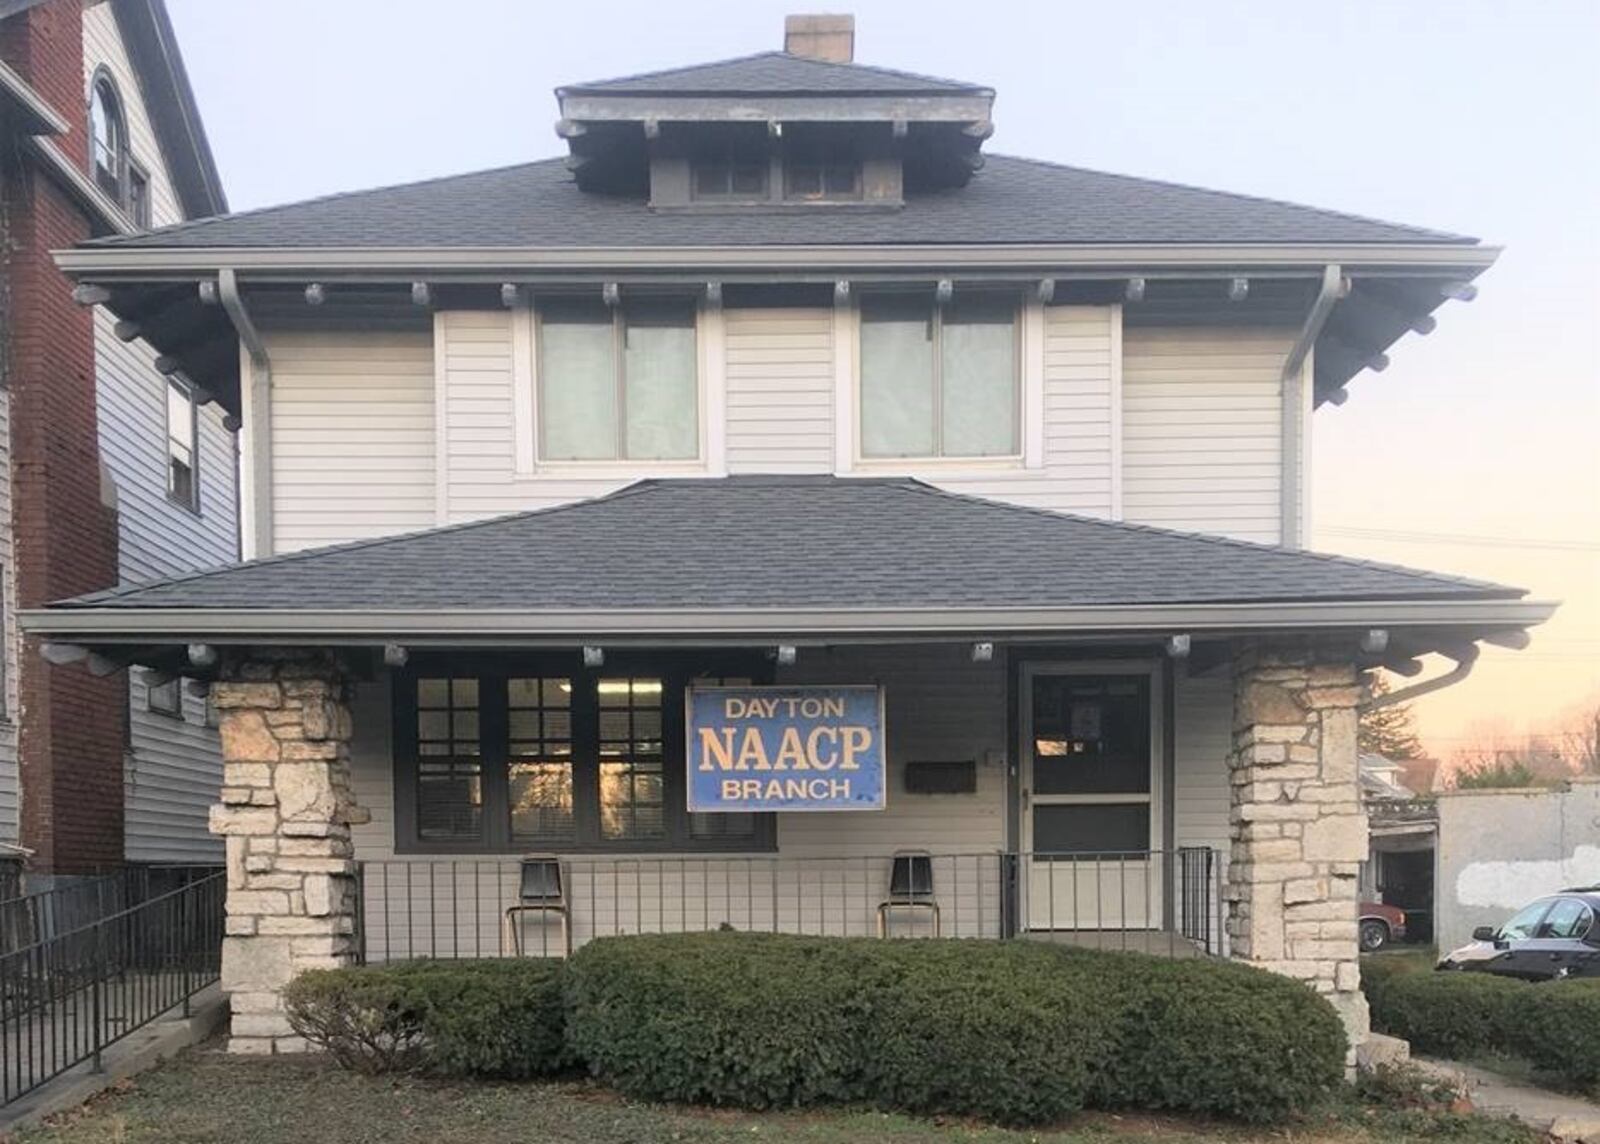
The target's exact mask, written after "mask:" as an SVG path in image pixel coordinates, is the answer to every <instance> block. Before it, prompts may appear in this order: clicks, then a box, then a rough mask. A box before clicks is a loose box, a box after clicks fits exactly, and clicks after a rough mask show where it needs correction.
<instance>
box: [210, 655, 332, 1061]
mask: <svg viewBox="0 0 1600 1144" xmlns="http://www.w3.org/2000/svg"><path fill="white" fill-rule="evenodd" d="M211 694H212V702H213V704H214V705H215V707H216V709H217V714H218V716H219V718H220V725H221V734H222V756H223V779H222V801H221V802H220V803H219V804H218V805H216V806H214V807H212V809H211V831H212V833H213V834H220V835H222V836H223V838H224V840H225V842H226V846H227V864H228V898H227V932H226V936H225V937H224V939H223V945H222V988H223V990H224V991H225V992H226V993H227V994H228V997H229V1003H230V1005H231V1007H232V1011H233V1028H232V1036H231V1039H230V1040H229V1043H228V1048H229V1050H230V1051H231V1052H238V1053H273V1052H279V1053H282V1052H299V1051H303V1050H304V1049H305V1047H306V1046H305V1043H304V1042H303V1041H302V1040H301V1039H300V1038H298V1037H296V1036H295V1035H294V1032H293V1030H291V1029H290V1027H289V1023H288V1020H287V1018H286V1017H285V1016H284V1012H283V1001H282V990H283V987H284V986H285V985H286V984H288V982H289V980H290V978H292V977H294V976H295V975H296V974H298V973H300V972H301V971H302V970H305V969H314V968H331V967H335V966H340V965H347V964H350V963H351V962H352V961H354V959H355V952H356V937H355V922H356V919H355V904H356V887H355V873H356V866H355V862H354V860H353V851H352V848H351V841H350V824H351V822H352V821H356V820H357V819H358V813H359V812H358V811H357V810H356V808H355V805H354V800H353V799H352V798H351V794H350V747H349V743H350V708H349V703H348V695H347V683H346V679H345V676H344V672H343V671H342V670H341V668H340V666H339V665H338V663H337V662H336V661H335V660H334V659H332V658H331V657H329V656H326V655H318V654H314V653H307V652H279V651H260V652H255V653H252V655H251V656H250V657H249V658H242V659H236V660H229V661H228V662H226V663H225V664H224V665H223V669H222V671H221V677H220V679H219V680H218V682H216V683H214V684H212V691H211Z"/></svg>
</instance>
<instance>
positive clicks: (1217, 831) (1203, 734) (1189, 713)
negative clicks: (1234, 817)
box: [1173, 664, 1233, 856]
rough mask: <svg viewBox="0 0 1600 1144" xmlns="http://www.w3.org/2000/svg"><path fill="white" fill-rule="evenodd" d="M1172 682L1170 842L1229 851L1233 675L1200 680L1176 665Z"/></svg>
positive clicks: (1215, 674)
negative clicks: (1171, 828)
mask: <svg viewBox="0 0 1600 1144" xmlns="http://www.w3.org/2000/svg"><path fill="white" fill-rule="evenodd" d="M1174 670H1175V671H1176V672H1177V675H1176V678H1175V679H1174V680H1173V691H1174V696H1173V699H1174V702H1173V722H1174V724H1175V726H1174V729H1173V841H1174V843H1175V844H1176V845H1178V846H1212V847H1216V848H1217V849H1219V850H1221V851H1222V853H1223V854H1224V856H1226V854H1227V852H1228V845H1229V837H1228V832H1229V827H1228V812H1229V806H1230V802H1231V799H1232V796H1233V787H1232V785H1231V783H1230V781H1229V777H1228V753H1229V751H1230V750H1231V749H1232V747H1233V677H1232V673H1231V672H1229V671H1228V670H1227V669H1226V668H1217V669H1215V670H1213V671H1212V672H1211V673H1210V674H1208V675H1204V676H1190V675H1188V674H1186V672H1185V670H1184V668H1183V666H1182V665H1181V664H1179V665H1176V666H1175V667H1174Z"/></svg>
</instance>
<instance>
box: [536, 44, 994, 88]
mask: <svg viewBox="0 0 1600 1144" xmlns="http://www.w3.org/2000/svg"><path fill="white" fill-rule="evenodd" d="M988 91H989V89H988V88H986V87H984V86H982V85H981V84H974V83H962V82H961V81H959V80H953V79H940V78H939V77H937V76H930V75H918V74H916V73H915V72H907V71H896V70H895V69H893V68H878V67H871V66H868V65H866V64H854V63H850V64H844V63H829V62H826V61H824V60H813V59H807V58H806V57H805V56H792V55H790V54H789V53H788V52H757V53H755V54H754V55H749V56H739V57H737V58H735V59H731V60H717V61H715V62H713V63H707V64H694V65H691V66H689V67H681V68H668V69H667V70H665V71H654V72H644V73H641V74H639V75H629V76H620V77H618V78H616V79H602V80H595V81H593V82H590V83H569V84H563V85H562V86H561V87H558V88H556V94H557V95H564V94H566V93H568V92H601V93H604V94H607V95H631V94H648V95H802V94H806V95H809V94H826V95H877V94H894V95H907V94H914V93H920V94H937V95H960V94H976V93H979V92H988Z"/></svg>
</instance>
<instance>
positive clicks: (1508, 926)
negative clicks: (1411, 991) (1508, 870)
mask: <svg viewBox="0 0 1600 1144" xmlns="http://www.w3.org/2000/svg"><path fill="white" fill-rule="evenodd" d="M1597 913H1600V886H1582V887H1578V888H1576V889H1571V890H1562V891H1561V892H1560V893H1558V894H1551V895H1549V896H1548V897H1544V898H1540V899H1538V900H1537V901H1535V902H1532V903H1530V904H1528V905H1526V906H1524V907H1523V908H1522V909H1520V910H1518V911H1517V912H1516V913H1515V914H1513V915H1512V916H1511V919H1510V920H1509V921H1507V922H1506V923H1505V924H1504V925H1502V926H1500V927H1498V928H1496V927H1494V926H1479V927H1478V928H1477V929H1475V930H1473V931H1472V941H1471V942H1470V943H1469V944H1467V945H1464V946H1462V947H1461V948H1460V949H1457V950H1452V951H1451V952H1450V953H1447V954H1445V955H1444V956H1443V957H1441V958H1440V959H1439V964H1438V967H1437V968H1439V969H1464V970H1472V971H1474V972H1478V973H1498V974H1501V975H1502V976H1505V977H1520V978H1522V979H1523V980H1525V981H1550V980H1553V979H1555V978H1560V977H1600V925H1596V924H1595V916H1596V914H1597Z"/></svg>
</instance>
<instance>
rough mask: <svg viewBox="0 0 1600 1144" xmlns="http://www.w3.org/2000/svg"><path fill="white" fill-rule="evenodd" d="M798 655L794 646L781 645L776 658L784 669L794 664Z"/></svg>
mask: <svg viewBox="0 0 1600 1144" xmlns="http://www.w3.org/2000/svg"><path fill="white" fill-rule="evenodd" d="M797 654H798V653H797V652H796V651H795V646H794V644H779V645H778V650H777V653H776V655H775V656H774V658H775V659H777V661H778V662H779V663H780V664H782V665H783V666H784V667H788V666H790V665H791V664H793V663H794V661H795V656H796V655H797Z"/></svg>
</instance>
